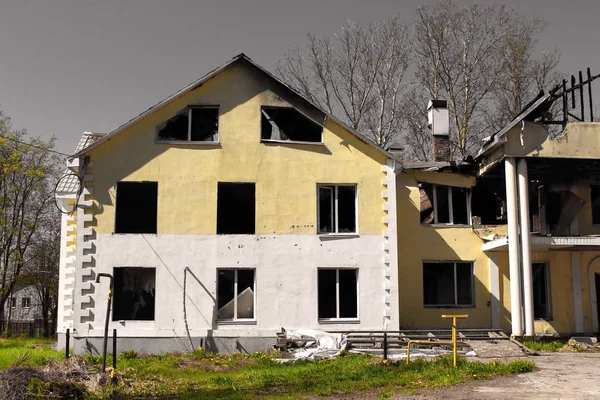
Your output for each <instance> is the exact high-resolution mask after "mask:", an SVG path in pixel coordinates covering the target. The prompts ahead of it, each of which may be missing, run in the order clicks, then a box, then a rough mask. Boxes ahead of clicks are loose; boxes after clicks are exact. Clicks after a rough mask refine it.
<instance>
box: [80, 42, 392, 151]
mask: <svg viewBox="0 0 600 400" xmlns="http://www.w3.org/2000/svg"><path fill="white" fill-rule="evenodd" d="M240 61H245V62H246V63H248V64H249V65H251V66H253V67H254V68H256V69H257V70H258V71H260V72H262V73H263V74H265V75H266V76H267V77H268V78H270V79H271V80H273V81H275V82H276V83H277V84H279V85H281V86H283V87H284V88H285V89H287V90H288V91H290V92H291V93H292V94H293V95H295V96H297V97H299V98H300V99H302V100H303V101H304V102H306V103H307V104H309V105H310V106H311V107H313V108H315V109H317V110H318V111H320V112H321V113H323V114H324V115H325V118H326V119H330V120H332V121H334V122H335V123H336V124H338V125H340V126H342V127H343V128H344V129H346V130H347V131H348V132H350V133H352V134H353V135H354V136H356V137H357V138H358V139H359V140H360V141H362V142H364V143H366V144H367V145H369V146H371V147H373V148H374V149H376V150H377V151H379V152H380V153H382V154H385V155H386V156H387V157H389V158H391V159H394V160H395V159H396V158H395V157H394V156H393V155H392V154H391V153H390V152H388V151H386V150H384V149H382V148H381V147H379V146H378V145H377V144H376V143H375V142H373V141H372V140H371V139H369V138H368V137H366V136H365V135H363V134H361V133H360V132H358V131H357V130H356V129H354V128H352V127H350V126H349V125H348V124H346V123H345V122H343V121H341V120H340V119H338V118H337V117H335V116H333V115H332V114H330V113H328V112H327V111H325V110H323V109H322V108H321V107H319V106H317V105H316V104H314V103H313V102H311V101H310V100H308V99H307V98H306V97H304V96H302V95H301V94H300V93H298V92H297V91H296V90H295V89H293V88H292V87H290V86H289V85H287V84H286V83H285V82H283V81H282V80H281V79H279V78H277V77H276V76H275V75H273V74H272V73H271V72H269V71H267V70H266V69H264V68H263V67H261V66H260V65H258V64H257V63H256V62H254V61H253V60H252V59H250V58H249V57H248V56H246V55H245V54H244V53H241V54H238V55H237V56H235V57H234V58H232V59H231V60H230V61H228V62H226V63H225V64H223V65H221V66H220V67H217V68H215V69H214V70H212V71H210V72H209V73H207V74H206V75H204V76H202V77H201V78H199V79H197V80H196V81H194V82H192V83H191V84H189V85H188V86H186V87H184V88H183V89H181V90H179V91H177V92H175V93H173V94H172V95H171V96H169V97H167V98H166V99H164V100H162V101H160V102H159V103H157V104H155V105H153V106H152V107H150V108H148V109H147V110H146V111H144V112H142V113H141V114H139V115H138V116H136V117H134V118H132V119H130V120H129V121H127V122H126V123H124V124H123V125H121V126H119V127H118V128H117V129H115V130H113V131H112V132H110V133H109V134H107V135H105V136H104V137H102V138H101V139H100V140H98V141H96V142H95V143H93V144H91V145H90V146H87V147H85V148H83V149H81V150H78V151H76V152H75V154H73V155H72V156H71V158H76V157H80V156H82V155H85V154H87V153H88V152H89V151H91V150H93V149H95V148H96V147H98V146H100V145H101V144H102V143H104V142H107V141H109V140H110V139H112V138H113V137H114V136H116V135H118V134H119V133H121V132H123V131H124V130H125V129H127V128H129V127H130V126H132V125H133V124H135V123H137V122H138V121H140V120H142V119H144V118H145V117H147V116H148V115H150V114H151V113H153V112H154V111H156V110H158V109H160V108H162V107H164V106H166V105H167V104H169V103H171V102H172V101H174V100H176V99H178V98H180V97H181V96H183V95H185V94H187V93H189V92H191V91H193V90H195V89H197V88H199V87H200V86H202V85H203V84H204V83H205V82H206V81H208V80H210V79H212V78H214V77H215V76H216V75H217V74H219V73H221V72H223V71H224V70H225V69H227V68H228V67H230V66H231V65H232V64H234V63H237V62H240Z"/></svg>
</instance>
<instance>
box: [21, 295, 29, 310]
mask: <svg viewBox="0 0 600 400" xmlns="http://www.w3.org/2000/svg"><path fill="white" fill-rule="evenodd" d="M21 307H23V308H29V307H31V297H23V298H22V299H21Z"/></svg>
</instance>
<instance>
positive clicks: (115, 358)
mask: <svg viewBox="0 0 600 400" xmlns="http://www.w3.org/2000/svg"><path fill="white" fill-rule="evenodd" d="M112 354H113V360H112V361H113V364H112V367H113V371H116V370H117V330H116V329H113V351H112Z"/></svg>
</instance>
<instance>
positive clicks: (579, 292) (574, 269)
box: [571, 251, 584, 333]
mask: <svg viewBox="0 0 600 400" xmlns="http://www.w3.org/2000/svg"><path fill="white" fill-rule="evenodd" d="M571 278H572V280H573V307H574V311H575V332H577V333H583V331H584V326H583V288H582V285H581V253H580V252H578V251H573V252H571Z"/></svg>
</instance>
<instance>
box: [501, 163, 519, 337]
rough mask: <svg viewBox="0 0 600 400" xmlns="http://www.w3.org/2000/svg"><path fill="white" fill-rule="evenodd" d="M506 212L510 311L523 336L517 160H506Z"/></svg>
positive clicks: (514, 332)
mask: <svg viewBox="0 0 600 400" xmlns="http://www.w3.org/2000/svg"><path fill="white" fill-rule="evenodd" d="M504 177H505V179H506V212H507V214H508V263H509V266H510V313H511V324H512V335H513V336H523V325H522V323H521V273H520V268H519V227H518V216H517V160H516V159H515V158H514V157H507V158H506V160H504Z"/></svg>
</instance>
